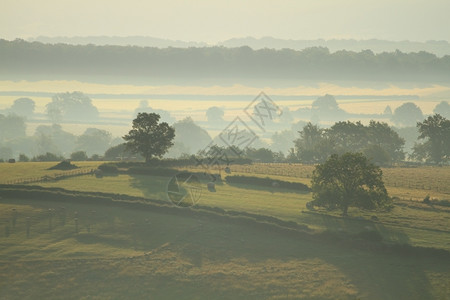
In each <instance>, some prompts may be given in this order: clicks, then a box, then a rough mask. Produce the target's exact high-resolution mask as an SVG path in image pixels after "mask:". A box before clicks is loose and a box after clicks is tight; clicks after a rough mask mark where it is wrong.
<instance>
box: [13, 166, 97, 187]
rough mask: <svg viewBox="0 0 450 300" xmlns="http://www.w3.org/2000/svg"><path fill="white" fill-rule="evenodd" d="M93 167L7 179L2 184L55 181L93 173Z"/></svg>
mask: <svg viewBox="0 0 450 300" xmlns="http://www.w3.org/2000/svg"><path fill="white" fill-rule="evenodd" d="M94 172H95V170H94V169H77V170H71V171H67V172H61V173H56V174H52V175H44V176H41V177H29V178H17V179H13V180H9V181H6V182H4V184H27V183H35V182H48V181H57V180H61V179H66V178H69V177H75V176H82V175H89V174H94Z"/></svg>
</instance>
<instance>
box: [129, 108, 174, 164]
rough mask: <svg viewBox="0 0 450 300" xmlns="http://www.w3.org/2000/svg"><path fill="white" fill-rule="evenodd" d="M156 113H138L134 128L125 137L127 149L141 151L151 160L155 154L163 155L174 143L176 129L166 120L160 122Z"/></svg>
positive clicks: (147, 160) (134, 151)
mask: <svg viewBox="0 0 450 300" xmlns="http://www.w3.org/2000/svg"><path fill="white" fill-rule="evenodd" d="M159 119H160V116H159V115H158V114H155V113H138V115H137V117H136V119H134V120H133V128H132V129H131V130H130V131H129V132H128V134H127V135H125V136H124V137H123V139H124V140H125V141H126V146H127V149H128V150H130V151H131V152H132V153H140V154H142V156H143V157H145V162H149V161H150V159H151V158H152V157H154V156H156V157H162V156H163V155H164V153H166V152H167V150H168V149H169V148H170V147H171V146H172V145H173V142H172V140H173V138H174V137H175V129H174V128H173V127H171V126H169V124H167V123H166V122H161V123H159Z"/></svg>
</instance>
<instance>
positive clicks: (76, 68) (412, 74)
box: [0, 40, 450, 82]
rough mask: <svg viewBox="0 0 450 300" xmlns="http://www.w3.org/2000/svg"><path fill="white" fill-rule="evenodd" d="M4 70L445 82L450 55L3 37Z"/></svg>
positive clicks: (4, 73)
mask: <svg viewBox="0 0 450 300" xmlns="http://www.w3.org/2000/svg"><path fill="white" fill-rule="evenodd" d="M0 65H1V66H2V68H1V69H0V76H1V77H3V78H13V77H20V78H21V79H29V78H31V79H35V78H40V79H42V78H45V79H56V78H65V79H72V78H74V79H77V78H80V77H86V76H100V77H101V76H104V77H109V78H111V77H114V76H120V77H122V78H129V79H130V80H131V79H133V78H137V77H144V78H160V79H161V78H166V79H176V78H189V79H202V78H205V79H206V78H211V77H213V78H230V79H231V78H232V79H235V80H237V79H238V78H252V79H271V78H277V79H302V78H303V79H320V80H327V79H340V80H342V79H351V80H383V81H385V80H401V81H414V80H420V81H428V82H430V81H439V82H448V80H449V79H450V56H448V55H447V56H444V57H441V58H439V57H437V56H436V55H434V54H431V53H427V52H423V51H422V52H417V53H403V52H400V51H395V52H389V53H388V52H383V53H380V54H374V53H373V52H372V51H370V50H365V51H361V52H353V51H345V50H342V51H337V52H334V53H330V51H329V50H328V49H327V48H323V47H313V48H306V49H304V50H301V51H296V50H291V49H282V50H275V49H260V50H252V49H251V48H249V47H246V46H244V47H239V48H225V47H202V48H195V47H191V48H171V47H169V48H150V47H136V46H95V45H67V44H53V45H52V44H43V43H39V42H26V41H24V40H15V41H6V40H0Z"/></svg>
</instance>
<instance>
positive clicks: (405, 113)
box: [391, 102, 423, 126]
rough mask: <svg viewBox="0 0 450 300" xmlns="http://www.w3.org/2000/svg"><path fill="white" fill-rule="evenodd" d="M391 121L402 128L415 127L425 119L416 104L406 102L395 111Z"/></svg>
mask: <svg viewBox="0 0 450 300" xmlns="http://www.w3.org/2000/svg"><path fill="white" fill-rule="evenodd" d="M391 119H392V121H393V122H394V123H395V124H397V125H400V126H415V125H416V123H417V122H419V121H420V120H422V119H423V113H422V110H421V109H420V108H419V107H418V106H417V105H416V104H414V103H412V102H406V103H403V104H402V105H400V106H399V107H397V108H396V109H395V111H394V114H393V115H392V117H391Z"/></svg>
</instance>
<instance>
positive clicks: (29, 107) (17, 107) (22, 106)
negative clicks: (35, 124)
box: [10, 98, 36, 117]
mask: <svg viewBox="0 0 450 300" xmlns="http://www.w3.org/2000/svg"><path fill="white" fill-rule="evenodd" d="M35 107H36V105H35V103H34V101H33V100H31V99H30V98H19V99H16V100H15V101H14V103H13V105H12V106H11V108H10V111H11V112H12V113H14V114H16V115H19V116H23V117H31V116H33V113H34V108H35Z"/></svg>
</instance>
